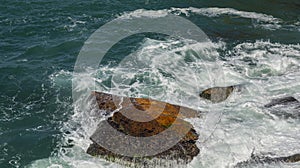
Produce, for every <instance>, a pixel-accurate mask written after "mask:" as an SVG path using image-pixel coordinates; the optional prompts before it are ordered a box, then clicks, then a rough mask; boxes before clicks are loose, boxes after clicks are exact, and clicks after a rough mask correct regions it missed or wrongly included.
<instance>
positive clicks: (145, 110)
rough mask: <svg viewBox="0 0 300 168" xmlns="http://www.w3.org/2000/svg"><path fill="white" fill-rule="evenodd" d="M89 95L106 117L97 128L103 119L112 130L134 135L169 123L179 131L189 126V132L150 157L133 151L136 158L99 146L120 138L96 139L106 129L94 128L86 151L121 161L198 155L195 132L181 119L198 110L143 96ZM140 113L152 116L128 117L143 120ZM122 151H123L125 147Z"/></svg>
mask: <svg viewBox="0 0 300 168" xmlns="http://www.w3.org/2000/svg"><path fill="white" fill-rule="evenodd" d="M93 95H94V96H95V98H96V102H97V104H98V108H99V109H100V110H103V111H105V113H106V115H109V116H110V117H109V118H108V119H107V120H105V121H102V122H100V123H99V125H98V128H101V127H102V125H103V124H104V122H107V123H108V124H109V125H110V126H111V127H113V128H114V129H115V130H117V131H119V132H121V133H123V134H125V135H130V136H134V137H150V136H154V135H157V134H159V133H161V132H163V131H165V130H166V129H168V128H169V127H170V126H171V125H172V124H176V125H178V126H179V127H180V128H182V129H183V130H184V128H189V131H188V132H187V134H185V136H184V137H183V138H181V139H180V141H179V142H178V143H177V144H176V145H174V146H173V147H171V148H170V149H168V150H166V151H164V152H161V153H159V154H156V155H154V156H146V157H139V156H138V154H137V157H130V156H124V155H120V154H115V153H114V152H111V151H110V150H108V149H106V148H104V147H102V146H101V145H99V144H98V143H97V142H99V141H109V143H114V142H118V141H122V139H119V137H117V136H116V137H110V139H104V138H102V139H99V137H100V136H99V135H100V134H106V133H108V132H105V130H104V131H103V130H101V131H99V130H96V131H95V132H94V134H93V135H92V136H91V137H90V139H91V140H92V142H93V143H92V144H91V145H90V146H89V148H88V149H87V153H88V154H90V155H92V156H98V157H102V158H105V159H107V160H110V161H116V160H123V161H127V162H131V163H144V162H145V160H151V159H153V158H156V159H157V158H159V159H168V160H177V161H180V162H183V163H188V162H190V161H191V160H192V159H193V158H194V157H195V156H197V155H198V154H199V149H198V147H197V145H196V141H197V139H198V134H197V133H196V131H195V130H194V129H193V126H192V125H191V124H190V123H188V122H187V121H185V120H184V119H185V118H190V117H197V116H199V112H198V111H195V110H193V109H189V108H186V107H181V106H178V105H173V104H169V103H165V102H161V101H156V100H151V99H146V98H129V97H121V96H115V95H111V94H106V93H101V92H94V93H93ZM139 115H140V116H139ZM143 116H148V118H150V119H151V117H152V118H153V119H152V120H149V121H147V122H140V121H136V120H132V119H131V118H137V119H144V120H146V119H147V118H142V117H143ZM174 131H179V132H178V133H180V131H182V130H181V129H177V130H174ZM167 140H168V138H166V139H165V141H167ZM151 145H157V144H155V143H153V144H149V148H151V147H153V146H151ZM124 150H125V151H126V150H127V149H126V147H125V148H124Z"/></svg>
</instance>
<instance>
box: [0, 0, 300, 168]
mask: <svg viewBox="0 0 300 168" xmlns="http://www.w3.org/2000/svg"><path fill="white" fill-rule="evenodd" d="M150 10H151V11H154V12H155V13H157V12H159V13H173V14H177V15H179V16H182V17H184V18H187V19H188V20H190V21H192V22H193V23H195V24H196V25H197V26H199V27H200V28H201V29H202V30H203V31H204V32H205V33H206V34H207V36H208V37H209V38H210V39H211V40H212V42H213V44H214V45H215V48H216V49H217V51H218V53H219V54H218V56H219V58H220V60H221V64H222V65H224V67H225V70H224V71H225V72H226V73H228V74H231V75H229V77H228V79H227V81H228V82H229V83H235V82H237V83H240V82H245V81H247V82H249V80H250V82H255V83H256V85H255V86H253V87H251V86H249V88H248V91H249V94H247V93H248V92H247V93H245V95H248V97H246V98H245V97H243V98H241V97H239V96H241V95H236V97H233V98H232V100H231V101H230V102H229V104H230V105H232V106H231V107H234V108H229V109H227V108H228V107H226V109H225V111H226V110H227V111H235V112H236V113H235V114H236V115H232V114H228V115H227V113H226V112H225V116H224V117H223V118H224V123H221V125H222V124H223V125H222V126H224V127H225V128H224V129H225V130H226V131H224V130H223V131H224V132H222V130H221V129H220V130H219V131H217V133H216V135H215V137H214V139H213V140H211V141H212V142H218V141H220V140H224V141H223V142H224V144H223V143H220V144H219V145H220V146H218V145H215V144H214V143H211V144H209V143H208V144H207V146H206V147H205V148H203V150H202V151H203V154H202V155H201V156H199V158H197V159H196V160H195V161H194V163H193V164H192V165H191V167H201V166H203V167H209V166H218V167H225V166H232V165H233V164H234V163H237V162H238V161H243V160H246V159H247V158H248V156H249V154H251V151H252V149H253V148H252V147H253V146H256V151H257V150H258V151H257V153H260V152H261V153H264V152H273V153H275V154H278V155H284V154H289V152H290V153H291V154H292V153H293V152H298V153H299V152H300V151H299V149H300V148H299V145H300V144H299V143H297V142H299V140H300V139H299V138H300V137H299V136H296V134H299V132H298V133H297V131H299V130H298V129H297V128H299V121H298V120H291V121H288V122H286V121H284V120H280V119H278V121H277V120H273V119H270V118H268V116H269V115H267V114H266V113H267V112H265V111H264V110H262V109H259V108H258V106H256V105H253V104H251V101H249V99H251V100H253V101H254V100H257V102H260V103H261V102H267V100H268V98H271V97H277V96H282V95H285V94H288V95H293V96H296V97H297V96H299V95H298V94H297V93H299V89H300V85H299V84H298V83H300V82H299V81H300V78H299V75H300V71H299V69H300V68H299V63H300V46H299V39H300V3H299V1H297V0H290V1H285V0H251V1H242V0H237V1H229V2H228V1H219V0H216V1H208V0H207V1H204V0H203V1H196V0H195V1H194V0H191V1H169V0H164V1H152V0H146V1H132V0H130V1H129V0H128V1H115V0H113V1H65V2H63V1H46V0H45V1H6V0H4V1H2V2H1V4H0V39H1V40H0V46H1V47H0V53H1V55H0V73H1V76H0V77H1V81H2V82H1V84H0V90H1V96H0V167H1V168H2V167H3V168H6V167H24V166H29V167H48V166H49V167H51V166H52V167H86V166H87V165H90V166H91V167H96V165H97V166H98V167H115V166H116V165H111V164H110V163H106V162H104V161H102V160H97V159H93V158H90V157H89V156H86V155H85V154H84V150H85V149H86V145H87V144H85V143H88V142H89V141H88V133H89V132H90V131H91V130H92V129H91V130H89V129H88V128H89V127H92V126H93V125H95V123H92V122H93V121H89V120H86V121H78V120H84V118H80V117H79V118H76V117H74V114H77V113H78V112H77V111H76V104H75V105H74V103H73V101H72V81H71V79H72V71H73V68H74V64H75V61H76V58H77V55H78V53H79V51H80V49H81V47H82V46H83V44H84V42H85V41H86V40H87V39H88V37H89V36H90V35H91V34H92V33H93V32H94V31H95V30H97V29H98V28H99V27H100V26H102V25H104V24H105V23H107V22H109V21H111V20H113V19H115V18H118V17H122V16H126V15H129V16H133V17H134V16H138V15H148V16H149V15H151V12H150V14H149V12H148V11H150ZM152 14H153V13H152ZM163 38H164V37H159V36H158V37H157V36H156V35H147V34H146V35H136V36H133V37H131V38H128V39H126V40H123V41H122V42H121V43H120V44H118V45H117V46H114V48H113V49H111V50H110V52H109V53H108V54H107V58H106V59H105V60H104V63H103V65H102V66H101V67H100V71H99V72H97V73H96V74H97V75H96V76H97V78H98V79H101V81H100V82H99V83H101V84H102V85H101V87H100V89H102V90H106V89H105V88H106V87H105V86H108V85H109V84H110V83H111V82H110V76H111V73H113V72H114V71H115V70H116V68H115V67H114V62H112V63H111V64H110V65H109V66H108V65H107V64H108V63H109V62H110V61H116V62H117V61H120V60H121V58H123V57H125V56H126V55H128V54H130V53H131V52H132V51H133V50H135V51H138V52H139V53H140V55H141V56H143V58H147V56H149V58H152V57H151V56H153V55H159V54H157V53H164V52H165V50H162V49H161V48H160V47H159V45H161V44H162V45H164V46H167V48H168V47H170V48H172V46H173V45H174V41H172V40H170V39H163ZM161 39H163V40H161ZM175 43H176V42H175ZM175 45H176V44H175ZM185 45H187V44H185V43H183V46H185ZM182 50H184V49H182ZM141 51H143V52H141ZM170 53H171V54H170ZM174 53H176V51H173V50H168V54H169V57H166V56H165V55H163V56H161V58H167V59H166V60H169V61H171V62H172V60H174V62H176V60H177V59H175V58H177V57H175V56H176V55H175V56H174V55H172V54H174ZM200 55H201V53H200ZM153 58H154V57H153ZM151 60H152V61H151V65H155V67H156V66H159V65H158V64H159V62H158V61H157V60H155V59H151ZM192 60H193V59H192ZM105 61H106V62H105ZM185 61H186V60H185ZM188 62H189V61H186V62H185V63H186V64H187V65H189V64H188ZM190 62H193V61H190ZM199 66H200V65H199ZM160 68H161V69H160V70H161V71H163V72H164V73H163V74H164V75H161V76H155V75H157V74H155V72H156V71H154V72H153V71H147V69H145V70H144V71H143V72H142V73H137V72H126V73H127V74H133V75H137V76H139V78H135V79H134V80H136V81H140V83H139V85H135V86H134V87H132V88H133V90H132V88H131V90H130V89H129V90H126V92H122V91H121V90H120V88H121V87H116V90H115V92H116V93H119V94H120V93H123V94H127V95H128V94H131V95H135V94H141V95H143V94H144V92H146V91H145V88H148V89H149V87H148V86H149V85H150V84H153V83H151V82H148V83H147V78H146V77H145V76H146V75H149V73H154V74H153V75H154V78H155V79H157V81H156V82H154V83H155V84H156V85H155V86H156V87H153V88H150V90H151V91H152V92H153V93H157V94H156V97H155V96H154V98H157V99H161V100H166V101H173V102H175V103H176V102H177V99H174V98H173V99H171V98H170V97H168V95H170V96H171V95H172V94H173V93H175V92H176V91H178V92H181V93H185V94H186V95H189V96H191V97H192V98H191V100H190V101H188V100H186V102H185V104H186V105H189V106H191V107H193V108H200V109H201V108H203V109H205V108H204V107H206V104H200V105H201V107H198V106H197V105H195V104H193V103H194V101H195V102H196V101H198V100H196V98H195V97H196V96H197V94H198V92H199V90H200V89H201V88H202V87H203V88H204V87H205V85H201V84H200V86H198V85H197V84H194V83H193V82H190V83H187V84H184V85H177V84H175V83H172V82H173V81H172V79H171V78H169V77H170V76H172V73H171V71H170V69H163V67H160ZM171 70H172V69H171ZM181 70H182V71H181ZM188 70H190V69H179V70H178V73H179V75H178V76H182V79H183V81H184V80H185V81H188V80H189V79H188V78H185V77H184V75H186V72H189V71H188ZM157 73H161V72H157ZM202 77H203V78H205V74H203V76H202ZM207 78H208V77H207ZM141 81H142V82H141ZM143 81H144V82H145V83H146V84H145V85H143V84H141V83H143ZM198 81H199V80H198ZM108 83H109V84H108ZM257 85H259V86H257ZM151 86H152V85H151ZM262 86H264V87H262ZM100 89H99V90H100ZM118 89H119V90H118ZM171 90H172V91H171ZM147 91H149V90H147ZM173 91H174V92H173ZM160 93H165V94H160ZM251 93H252V94H251ZM265 95H268V96H269V97H268V98H266V97H263V96H265ZM173 96H174V95H173ZM247 98H248V99H247ZM236 100H241V101H242V102H240V104H243V105H244V106H243V107H247V108H240V107H239V106H238V103H236V104H235V103H234V102H236ZM254 102H255V101H254ZM245 111H247V112H245ZM249 117H250V118H252V119H250V120H249ZM237 120H238V121H244V122H243V123H244V124H245V125H243V124H238V123H236V121H237ZM87 121H88V122H91V124H90V125H89V124H86V125H84V124H83V123H81V122H87ZM74 122H75V123H76V122H78V127H77V128H76V129H80V128H81V127H82V129H83V130H84V131H83V132H85V133H86V134H80V135H79V134H76V133H74V132H76V129H75V131H74V129H73V128H74V125H76V124H74ZM196 123H197V122H196ZM262 123H264V124H265V125H263V124H262ZM230 124H233V125H232V126H229V125H230ZM68 125H72V126H68ZM196 125H197V124H196ZM226 126H228V128H227V127H226ZM253 127H258V128H260V129H261V130H260V129H258V130H260V131H261V132H259V133H256V132H250V133H249V132H247V130H250V129H251V128H253ZM71 128H72V129H73V130H72V129H71ZM199 129H200V126H199ZM200 130H201V129H200ZM236 130H239V131H236ZM275 130H276V132H277V133H274V134H272V133H270V131H271V132H272V131H275ZM286 130H289V131H288V133H287V131H286ZM230 131H232V132H231V133H232V134H230ZM77 132H80V131H79V130H77ZM228 132H229V133H228ZM233 132H234V133H233ZM68 134H70V136H71V137H73V138H71V139H72V141H73V142H74V143H72V145H73V147H72V146H71V145H70V143H69V141H68V140H66V139H70V137H69V136H68ZM279 134H280V135H279ZM66 137H67V138H66ZM229 137H238V138H236V139H234V138H229ZM249 137H251V138H250V140H249V139H247V138H249ZM267 137H269V138H270V139H273V140H274V143H271V142H268V141H266V140H265V139H268V138H267ZM282 137H286V140H285V141H283V140H282ZM276 138H277V139H276ZM280 140H282V143H279V142H280ZM236 141H239V142H236ZM275 141H276V143H275ZM242 142H244V143H242ZM284 142H286V143H288V145H286V144H285V145H284ZM74 144H75V145H74ZM222 144H223V145H224V146H222ZM238 147H240V149H243V150H241V151H239V150H238V149H236V148H238ZM281 147H282V148H281ZM275 149H276V150H275ZM272 150H273V151H272ZM239 152H240V153H239ZM280 152H282V153H280ZM227 156H230V157H229V158H228V157H227ZM220 157H221V159H220ZM216 158H219V159H218V161H216V160H217V159H216ZM77 160H78V162H77ZM203 160H205V161H203ZM202 161H203V162H202ZM290 166H291V165H290ZM292 166H293V165H292ZM296 166H297V165H296ZM298 166H299V164H298Z"/></svg>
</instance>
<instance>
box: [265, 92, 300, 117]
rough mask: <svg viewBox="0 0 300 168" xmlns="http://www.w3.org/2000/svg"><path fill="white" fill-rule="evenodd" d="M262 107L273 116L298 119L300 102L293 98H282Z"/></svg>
mask: <svg viewBox="0 0 300 168" xmlns="http://www.w3.org/2000/svg"><path fill="white" fill-rule="evenodd" d="M264 107H266V108H268V109H269V111H270V113H272V114H273V115H276V116H279V117H283V118H300V102H299V101H298V100H297V99H295V98H294V97H283V98H278V99H273V100H271V102H270V103H268V104H266V105H265V106H264Z"/></svg>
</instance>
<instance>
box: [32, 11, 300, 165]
mask: <svg viewBox="0 0 300 168" xmlns="http://www.w3.org/2000/svg"><path fill="white" fill-rule="evenodd" d="M176 11H177V12H178V11H180V12H182V13H183V14H184V13H185V14H188V13H189V12H190V11H191V12H195V13H202V14H203V15H207V16H210V17H217V16H219V15H223V14H231V15H239V16H241V17H245V18H253V19H258V20H260V21H262V22H273V21H274V22H276V23H279V22H280V20H277V19H276V18H273V17H270V16H268V15H264V14H258V15H257V14H255V13H247V12H246V13H243V12H241V11H236V10H233V9H228V8H225V9H222V10H221V9H219V8H206V9H195V8H187V9H180V10H179V9H178V8H172V9H171V10H161V11H159V12H158V14H157V13H156V14H154V12H153V11H151V12H146V13H144V10H138V11H134V12H133V13H126V14H124V15H122V16H121V17H125V18H130V17H139V16H151V15H152V16H153V15H154V17H163V16H164V15H165V14H166V13H167V12H176ZM215 49H221V50H222V49H223V50H228V51H226V53H227V57H226V59H227V60H224V61H221V60H219V59H218V57H219V53H218V52H216V51H215ZM129 58H130V59H129ZM132 60H135V61H137V62H132ZM130 61H131V62H130ZM299 64H300V46H299V45H285V44H280V43H272V42H270V41H256V42H246V43H240V44H237V45H236V46H235V47H233V49H228V48H226V43H224V42H219V43H196V42H192V41H184V40H183V41H176V40H172V39H168V40H166V41H159V40H154V39H149V38H146V39H144V41H143V42H142V45H141V46H140V48H139V49H138V50H137V51H136V52H135V53H132V54H131V55H130V56H128V58H127V59H124V61H123V64H122V65H121V66H118V67H113V66H101V67H99V69H98V70H97V71H96V72H95V71H87V72H86V73H83V74H74V75H75V76H74V77H80V78H81V77H84V76H87V77H88V78H82V79H83V80H80V81H79V82H80V83H79V84H78V86H80V87H78V88H74V89H78V90H81V89H84V88H86V87H88V86H89V85H90V82H89V81H87V80H85V79H94V80H95V81H96V83H97V90H99V91H109V89H110V87H112V90H111V91H110V93H114V94H119V95H127V96H135V97H144V96H147V97H149V95H150V97H152V98H154V99H158V100H163V101H167V102H171V103H175V104H181V105H185V106H189V107H192V108H194V109H199V110H202V111H209V110H211V111H217V112H221V113H222V115H220V116H217V117H221V118H217V119H220V120H218V124H217V125H216V126H215V127H214V131H213V132H212V134H211V136H210V137H209V138H208V139H207V140H206V141H205V143H201V142H200V141H199V142H198V146H199V147H200V148H201V153H200V155H199V156H197V157H196V158H195V159H194V160H193V162H192V163H191V164H189V165H188V167H191V168H193V167H195V168H199V167H231V166H233V165H235V164H236V163H238V162H241V161H245V160H247V159H249V158H250V155H251V153H252V152H253V150H254V152H255V153H257V154H262V153H269V152H271V153H272V154H273V155H274V156H286V155H289V154H295V153H300V151H299V149H300V146H299V139H300V135H299V132H300V127H299V121H298V120H293V119H291V120H282V119H280V118H274V117H272V116H270V114H269V113H268V111H267V110H266V109H264V108H262V106H263V104H265V103H267V102H268V101H269V99H270V97H271V98H276V97H281V96H285V95H295V92H296V91H299V90H300V78H299V75H300V72H299ZM134 65H136V67H134ZM140 65H143V66H140ZM131 66H132V67H131ZM219 66H221V71H220V67H219ZM129 67H131V68H129ZM222 73H224V76H223V75H221V77H222V76H223V77H224V79H222V78H219V76H220V74H222ZM70 74H71V73H70V72H66V71H60V72H57V73H54V74H53V75H51V76H50V79H51V81H53V87H65V84H64V81H65V80H67V81H68V82H70V81H69V80H70V77H71V75H70ZM112 75H113V78H112V82H113V83H112V84H113V85H112V86H107V84H105V81H107V80H109V79H110V78H111V76H112ZM128 81H129V82H128ZM241 83H242V84H245V89H244V90H242V91H241V92H236V93H234V94H233V95H231V96H230V97H229V99H228V100H227V101H226V103H225V104H213V105H211V104H210V103H209V102H206V101H204V100H202V99H200V98H199V97H198V94H199V91H200V90H202V89H205V88H207V87H211V86H217V85H230V84H241ZM89 103H91V102H89ZM73 105H74V114H73V115H72V116H71V117H70V119H69V121H67V122H66V123H64V124H63V128H62V131H63V132H65V131H70V134H64V138H63V139H62V141H61V145H60V147H59V149H58V150H59V152H58V155H53V156H52V157H50V158H48V159H44V160H38V161H36V162H34V163H33V164H32V165H30V166H29V167H41V165H42V167H85V166H87V165H88V166H89V167H101V168H102V167H121V166H119V165H117V164H114V163H108V162H106V161H104V160H102V159H97V158H93V157H90V156H89V155H87V154H86V153H85V151H86V149H87V147H88V145H89V144H90V143H91V141H90V140H89V137H90V135H91V134H92V133H93V132H94V130H95V129H96V127H97V124H98V122H99V121H100V120H101V119H103V118H97V117H95V115H94V114H95V113H96V112H97V111H93V110H90V111H89V110H87V111H82V107H80V108H79V107H78V106H79V105H81V104H77V102H74V104H73ZM90 105H91V104H88V103H87V104H86V107H85V108H83V109H89V107H90ZM190 122H192V123H193V125H194V127H195V129H196V130H197V132H199V133H200V136H202V133H203V125H201V124H203V121H202V120H201V119H192V120H190ZM214 124H216V123H215V122H214ZM210 131H211V130H210ZM70 139H71V140H73V142H72V143H71V144H72V145H74V146H73V147H69V148H67V147H63V146H64V145H65V144H68V142H67V141H68V140H70ZM277 166H278V165H277ZM280 166H282V167H289V165H284V164H283V165H280ZM291 167H292V166H291Z"/></svg>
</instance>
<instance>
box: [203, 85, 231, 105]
mask: <svg viewBox="0 0 300 168" xmlns="http://www.w3.org/2000/svg"><path fill="white" fill-rule="evenodd" d="M236 87H237V86H228V87H213V88H209V89H206V90H204V91H202V92H201V93H200V94H199V96H200V97H202V98H204V99H207V100H210V101H211V102H213V103H220V102H222V101H224V100H226V99H227V98H228V97H229V96H230V94H231V93H232V92H233V90H234V89H235V88H236Z"/></svg>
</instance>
